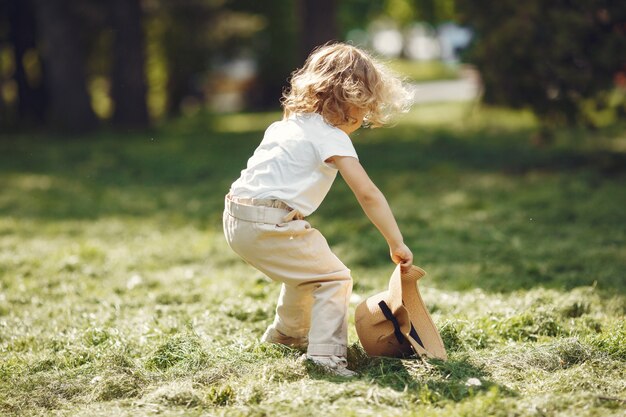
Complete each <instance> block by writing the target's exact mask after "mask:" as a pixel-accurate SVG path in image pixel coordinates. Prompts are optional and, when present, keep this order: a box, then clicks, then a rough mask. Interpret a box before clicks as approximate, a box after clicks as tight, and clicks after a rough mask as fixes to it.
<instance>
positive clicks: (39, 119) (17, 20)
mask: <svg viewBox="0 0 626 417" xmlns="http://www.w3.org/2000/svg"><path fill="white" fill-rule="evenodd" d="M8 17H9V26H10V28H9V42H11V43H12V44H13V56H14V60H15V76H14V78H15V82H16V83H17V90H18V108H17V117H18V124H20V125H40V124H42V123H43V121H44V109H45V94H44V88H43V83H42V80H41V79H40V80H34V83H33V85H31V82H29V80H28V77H27V74H26V70H25V68H24V56H25V55H26V53H28V52H29V51H30V52H32V51H35V50H36V47H37V45H36V28H35V16H34V15H33V9H32V5H31V2H30V0H21V1H9V2H8Z"/></svg>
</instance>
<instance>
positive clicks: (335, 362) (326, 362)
mask: <svg viewBox="0 0 626 417" xmlns="http://www.w3.org/2000/svg"><path fill="white" fill-rule="evenodd" d="M300 360H303V361H304V360H308V361H311V362H313V363H314V364H316V365H318V366H321V367H322V368H324V369H325V370H326V371H328V372H330V373H331V374H334V375H338V376H343V377H346V378H352V377H355V376H357V375H358V373H356V372H354V371H351V370H349V369H348V361H347V359H346V358H342V357H339V356H334V355H333V356H314V355H306V354H305V355H302V356H301V357H300Z"/></svg>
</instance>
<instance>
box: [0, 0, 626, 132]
mask: <svg viewBox="0 0 626 417" xmlns="http://www.w3.org/2000/svg"><path fill="white" fill-rule="evenodd" d="M331 40H340V41H348V42H351V43H353V44H354V45H358V46H362V47H364V48H367V49H369V50H371V51H373V52H374V53H375V55H377V56H379V57H380V58H381V59H383V60H385V61H387V62H388V63H389V65H390V66H391V67H392V68H394V69H395V70H396V71H397V72H399V73H400V74H402V75H403V76H405V77H406V78H407V80H408V81H409V82H411V83H413V84H414V85H415V101H416V102H417V103H420V102H432V101H451V100H452V101H454V100H482V101H483V102H484V103H487V104H494V105H499V106H506V107H512V108H522V109H528V110H530V111H531V112H532V113H533V114H534V115H535V116H536V117H537V119H538V120H539V124H538V126H539V127H540V129H549V128H551V127H553V126H563V125H576V126H583V127H585V128H595V127H598V126H603V125H607V124H612V123H615V122H616V121H618V120H619V119H620V118H624V116H625V115H626V99H625V96H626V2H623V1H609V0H554V1H549V2H546V1H541V0H527V1H524V2H518V1H516V0H501V1H498V2H492V1H486V0H472V1H470V0H272V1H265V2H261V1H254V0H109V1H105V2H103V1H98V0H0V129H2V130H4V131H9V132H11V131H17V130H22V129H32V128H37V129H44V130H53V131H62V132H79V133H83V132H88V131H93V130H97V129H100V128H103V127H105V128H123V129H144V128H148V127H150V126H154V125H155V124H158V123H159V122H161V121H164V120H168V119H171V118H175V117H179V116H181V115H182V116H189V115H194V114H197V113H198V112H208V113H232V112H241V111H261V110H264V111H265V110H272V111H276V110H279V106H280V104H279V98H280V95H281V92H282V90H283V89H284V88H285V87H286V86H287V82H288V78H289V75H290V73H291V72H292V71H293V70H294V69H295V68H297V67H298V66H300V65H302V63H303V61H304V59H305V57H306V56H307V55H308V53H309V52H310V51H311V49H312V48H314V47H315V46H317V45H320V44H323V43H325V42H327V41H331Z"/></svg>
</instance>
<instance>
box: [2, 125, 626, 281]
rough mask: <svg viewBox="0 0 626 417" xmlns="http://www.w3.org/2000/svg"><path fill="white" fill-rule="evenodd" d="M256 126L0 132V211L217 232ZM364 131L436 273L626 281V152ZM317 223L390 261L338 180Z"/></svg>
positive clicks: (351, 254) (337, 244) (378, 175)
mask: <svg viewBox="0 0 626 417" xmlns="http://www.w3.org/2000/svg"><path fill="white" fill-rule="evenodd" d="M203 129H206V131H204V130H203ZM255 129H256V130H255ZM258 129H259V126H253V127H252V128H250V129H248V130H247V131H245V132H243V133H224V132H222V133H216V132H212V131H211V130H210V126H209V125H204V124H203V125H202V126H201V127H200V126H196V127H193V128H192V129H191V130H189V129H182V128H180V129H172V128H166V129H162V130H161V131H154V132H150V133H145V134H134V135H120V134H110V135H109V134H99V135H97V136H93V137H86V138H82V139H83V140H77V139H74V140H71V141H54V140H50V138H49V137H47V136H40V137H35V138H27V137H18V138H15V140H8V139H7V138H4V139H7V140H5V141H4V142H0V151H1V152H0V188H2V190H3V193H2V196H1V197H0V216H5V217H11V218H15V219H27V220H30V219H33V220H37V221H40V222H44V223H45V222H56V221H91V220H97V219H99V218H103V217H105V218H119V219H121V220H122V221H126V220H125V219H128V218H131V219H132V218H134V219H151V218H158V219H161V222H160V223H163V224H168V225H173V226H176V225H181V224H192V225H194V226H197V227H200V228H202V229H209V230H212V231H216V232H219V229H220V228H221V212H222V207H223V196H224V194H226V192H227V191H228V188H229V185H230V184H231V183H232V181H233V180H234V179H235V178H236V177H237V176H238V174H239V171H240V170H241V169H242V168H243V167H244V166H245V161H246V160H247V158H248V157H249V156H250V155H251V154H252V152H253V150H254V148H255V147H256V145H257V144H258V142H259V140H260V138H261V137H262V131H261V130H258ZM9 139H10V138H9ZM355 144H356V148H357V151H358V152H359V156H360V158H361V160H362V162H363V164H364V166H366V168H367V170H368V172H369V173H370V175H371V177H372V178H373V179H374V181H375V182H376V183H377V184H378V185H379V187H380V188H381V189H382V190H383V191H384V193H385V195H386V196H387V198H388V199H389V201H390V203H391V205H392V207H393V209H394V212H395V213H396V215H397V218H398V221H399V223H400V225H401V227H402V232H403V235H404V238H405V241H406V242H407V244H409V246H410V247H411V248H412V249H413V251H414V253H415V254H416V262H417V263H418V264H420V266H423V267H425V268H427V269H428V270H432V271H433V273H432V274H431V277H433V282H434V283H435V284H436V285H439V286H442V287H447V288H451V289H456V290H465V289H468V288H474V287H480V288H483V289H485V290H490V291H511V290H516V289H528V288H531V287H534V286H537V285H542V286H548V287H558V288H573V287H576V286H589V285H596V284H597V287H598V288H599V289H600V290H606V291H607V292H609V293H610V292H615V291H617V292H618V293H625V292H626V283H624V282H623V280H622V279H621V276H622V275H623V271H624V270H625V269H626V265H625V264H624V262H623V260H620V249H619V248H620V247H623V245H624V243H626V236H625V235H624V234H623V232H621V230H623V228H622V227H621V226H622V225H623V224H624V222H626V214H625V212H624V210H623V207H624V206H625V205H626V192H624V188H623V186H621V183H622V180H623V177H624V176H625V174H626V154H625V153H623V152H618V151H611V150H608V149H601V148H599V147H598V148H593V149H592V150H590V149H589V148H584V147H582V146H574V145H572V146H562V145H559V146H553V147H549V148H545V149H538V148H535V147H532V146H531V145H530V144H529V142H528V132H527V131H515V130H513V131H501V132H493V131H488V130H474V131H468V132H463V131H455V130H445V129H435V130H433V129H422V130H419V131H418V130H416V129H415V128H407V127H403V126H398V127H397V128H395V129H381V130H375V131H371V132H370V131H364V132H362V133H359V135H357V136H356V137H355ZM311 222H312V223H313V225H314V226H316V227H319V228H320V229H321V231H322V232H323V233H324V234H325V235H326V236H327V238H328V240H329V242H330V243H331V245H332V246H333V248H334V249H336V251H337V252H338V254H339V256H340V257H341V258H342V259H343V260H344V262H346V263H347V264H348V265H350V266H351V267H353V268H379V267H383V266H386V265H387V264H388V263H389V259H388V256H387V251H388V249H387V247H386V244H385V242H384V240H383V239H382V238H381V237H380V236H379V234H378V232H377V230H376V229H375V228H374V227H373V226H372V225H371V224H370V223H369V221H368V220H367V218H366V217H365V216H364V214H363V212H362V210H361V208H360V207H359V206H358V203H357V202H356V200H355V198H354V196H353V195H352V193H351V192H350V190H349V189H348V187H347V186H346V185H345V183H343V182H342V181H341V180H338V181H337V182H336V184H335V186H334V187H333V190H331V192H330V194H329V196H328V198H327V199H326V200H325V201H324V203H323V205H322V207H320V209H319V210H318V212H317V213H316V214H315V215H313V216H312V217H311ZM0 233H3V232H2V230H0ZM381 283H382V281H381ZM594 283H595V284H594ZM378 284H379V283H376V284H375V285H374V287H378V286H379V285H378Z"/></svg>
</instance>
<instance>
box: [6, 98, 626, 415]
mask: <svg viewBox="0 0 626 417" xmlns="http://www.w3.org/2000/svg"><path fill="white" fill-rule="evenodd" d="M278 117H280V115H279V114H278V113H266V114H234V115H223V116H215V115H207V114H202V113H201V114H197V115H195V116H191V117H187V118H181V119H178V120H175V121H171V122H168V123H166V124H164V125H162V126H160V127H158V128H155V129H154V130H152V131H151V132H149V133H141V134H138V133H124V132H102V133H98V134H95V135H90V136H81V137H71V138H68V137H61V136H60V135H51V134H43V133H36V132H35V133H29V134H26V133H22V134H3V135H2V137H1V138H0V414H2V415H10V416H12V415H24V416H37V415H41V416H90V417H91V416H118V415H119V416H148V415H156V414H159V415H177V416H200V415H223V416H305V415H319V416H333V415H334V416H351V415H352V416H403V417H407V416H446V417H448V416H492V415H493V416H540V417H545V416H577V417H578V416H602V417H604V416H623V415H624V412H625V410H626V366H625V362H626V324H625V321H624V316H625V313H626V229H625V227H624V225H626V210H624V207H626V189H625V187H624V184H625V183H626V182H625V181H624V180H625V179H626V136H624V131H625V129H624V126H623V125H621V126H613V127H606V128H603V129H600V130H596V131H594V132H587V131H580V130H567V131H566V130H562V131H559V132H557V134H556V136H555V140H554V142H553V143H551V144H549V145H544V146H542V147H537V146H534V145H533V144H532V141H531V140H530V138H531V137H532V132H533V130H534V129H535V128H536V126H535V122H534V120H533V118H532V117H531V116H529V115H528V114H525V113H519V112H515V113H513V112H510V111H504V110H499V109H489V108H484V107H480V106H478V105H473V104H468V103H455V104H429V105H423V106H418V107H416V108H415V109H414V110H413V111H412V112H411V113H410V114H408V115H406V116H405V117H404V118H403V119H402V120H401V121H399V122H398V124H397V126H395V127H394V128H391V129H378V130H372V131H367V130H362V131H359V132H358V133H357V134H356V135H355V136H354V138H353V139H354V142H355V144H356V149H357V151H358V152H359V155H360V158H361V161H362V163H363V165H364V166H365V167H366V168H367V169H368V172H369V173H370V175H371V177H372V178H373V179H374V181H375V182H376V183H377V184H378V186H379V187H380V188H381V190H382V191H383V192H384V193H385V194H386V195H387V197H388V199H389V201H390V204H391V206H392V208H393V210H394V212H395V213H396V215H397V218H398V221H399V223H400V225H401V228H402V230H403V233H404V236H405V240H406V243H407V244H408V245H409V246H410V247H411V248H412V249H413V251H414V254H415V263H416V264H417V265H419V266H421V267H422V268H424V269H425V270H426V271H427V272H428V274H429V275H428V276H427V277H426V278H424V279H423V281H422V282H421V290H422V294H423V297H424V299H425V302H426V303H427V305H428V306H429V308H430V309H431V311H432V315H433V319H434V321H435V322H436V324H437V325H438V326H439V328H440V330H441V333H442V337H443V340H444V343H445V345H446V347H447V349H448V352H449V360H448V361H446V362H442V361H437V360H428V361H425V362H422V361H420V360H417V359H402V360H400V359H383V358H369V357H367V355H365V353H364V352H363V350H362V348H361V347H360V345H359V343H358V339H357V337H356V332H355V330H354V327H353V319H354V318H353V316H352V313H353V309H354V303H353V305H352V307H351V316H350V323H351V326H350V346H349V364H350V365H349V367H350V368H351V369H354V370H356V371H358V372H359V373H360V375H359V377H358V378H355V379H352V380H345V379H342V378H338V377H334V376H332V375H328V374H325V373H324V372H323V370H321V369H317V368H315V367H311V366H309V365H306V364H303V363H300V362H299V361H298V357H299V356H300V352H298V351H296V350H292V349H289V348H285V347H280V346H269V345H265V344H260V343H259V337H260V336H261V334H262V332H263V330H264V329H265V327H266V326H267V325H268V324H269V323H270V322H271V320H272V317H273V309H274V302H275V299H276V297H277V295H278V289H279V288H278V285H276V284H274V283H272V282H269V281H268V280H267V279H266V278H265V277H264V276H262V275H261V274H260V273H258V272H256V271H255V270H254V269H252V268H250V267H249V266H247V265H246V264H245V263H243V262H242V261H241V260H239V259H238V258H237V257H236V256H235V255H234V254H233V253H232V252H231V251H230V249H229V248H228V247H227V245H226V244H225V241H224V239H223V236H222V231H221V212H222V204H223V196H224V194H225V193H226V192H227V190H228V186H229V184H230V183H231V182H232V181H233V180H234V179H235V178H236V177H237V175H238V173H239V171H240V170H241V169H242V168H243V166H244V165H245V161H246V159H247V157H248V156H249V155H250V154H251V152H252V151H253V149H254V148H255V146H256V144H257V143H258V141H259V140H260V137H261V135H262V131H263V130H264V128H265V127H266V126H267V124H268V123H269V122H271V121H272V120H275V119H277V118H278ZM310 221H311V223H312V224H313V225H314V226H316V227H318V228H319V229H320V230H321V231H322V232H323V233H324V234H325V235H326V236H327V239H328V241H329V243H330V245H331V246H332V248H333V249H334V250H335V252H336V253H337V254H338V255H339V257H340V258H342V259H343V260H344V262H345V263H346V264H347V265H348V266H349V267H350V268H351V269H352V272H353V277H354V281H355V284H354V294H355V296H354V301H355V302H356V301H358V299H359V298H363V297H366V296H368V295H371V294H374V293H376V292H379V291H381V290H383V289H384V287H385V285H386V281H387V279H388V277H389V275H390V273H391V271H392V270H393V264H392V263H391V262H390V260H389V259H388V250H387V248H386V245H385V242H384V240H383V239H382V238H381V237H380V236H379V234H378V232H377V231H376V230H375V228H374V227H373V226H372V225H371V224H370V223H369V222H368V220H367V219H366V218H365V216H364V214H363V213H362V211H361V209H360V207H359V206H358V204H357V202H356V200H355V199H354V197H353V196H352V195H351V194H350V192H349V189H348V188H347V186H346V185H345V183H344V182H343V181H342V180H341V179H338V180H337V182H336V184H335V186H334V188H333V190H332V191H331V192H330V194H329V196H328V198H327V200H326V201H325V202H324V204H323V205H322V207H321V208H320V210H319V211H318V212H317V213H315V214H314V215H313V216H311V218H310Z"/></svg>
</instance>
